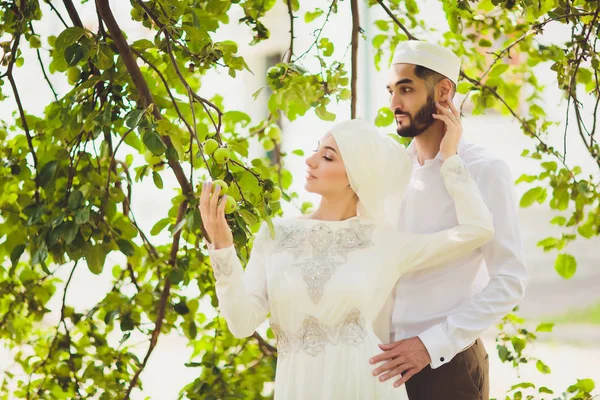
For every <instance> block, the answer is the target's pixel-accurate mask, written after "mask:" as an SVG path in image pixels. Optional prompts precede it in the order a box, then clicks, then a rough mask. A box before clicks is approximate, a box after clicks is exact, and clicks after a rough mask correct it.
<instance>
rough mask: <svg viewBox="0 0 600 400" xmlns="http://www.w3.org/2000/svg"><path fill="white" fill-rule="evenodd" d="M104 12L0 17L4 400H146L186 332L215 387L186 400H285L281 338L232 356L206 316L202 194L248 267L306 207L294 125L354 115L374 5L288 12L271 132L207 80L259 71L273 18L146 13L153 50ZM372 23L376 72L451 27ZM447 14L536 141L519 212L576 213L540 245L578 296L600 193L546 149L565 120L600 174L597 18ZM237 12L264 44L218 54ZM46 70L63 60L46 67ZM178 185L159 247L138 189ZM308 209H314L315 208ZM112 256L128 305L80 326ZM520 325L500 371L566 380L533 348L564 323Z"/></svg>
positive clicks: (259, 12)
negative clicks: (231, 207) (297, 172)
mask: <svg viewBox="0 0 600 400" xmlns="http://www.w3.org/2000/svg"><path fill="white" fill-rule="evenodd" d="M87 2H88V1H87V0H83V1H81V2H80V3H77V2H73V1H72V0H63V1H62V2H61V4H62V5H63V6H64V9H66V10H67V13H65V14H64V15H63V14H61V13H60V12H59V11H58V9H57V8H56V7H55V4H56V3H59V2H58V1H49V0H47V1H45V3H47V5H48V6H49V7H50V10H51V12H46V13H44V14H43V13H42V11H41V8H40V3H41V2H40V1H38V0H4V1H0V21H1V22H0V38H1V42H0V47H1V49H2V53H0V54H2V58H1V67H0V77H1V82H0V84H1V85H0V101H1V100H4V99H6V98H8V97H10V98H11V99H13V100H14V101H15V102H16V104H17V109H16V110H15V113H14V118H13V119H10V120H7V121H0V187H1V191H0V213H1V214H0V215H1V219H0V241H1V243H0V259H1V260H2V265H1V267H0V340H1V341H2V343H4V344H5V345H8V346H9V347H10V348H11V349H13V351H14V354H15V361H16V362H17V363H18V364H19V365H20V367H21V368H22V369H23V371H24V373H25V374H24V375H23V376H25V378H23V376H16V375H13V374H11V373H9V372H5V373H4V375H3V377H2V389H1V390H2V394H1V395H0V396H1V397H2V398H4V399H8V398H26V399H32V398H43V399H73V398H101V399H113V398H124V399H127V398H130V396H131V394H132V393H134V392H135V391H136V390H137V388H139V387H141V385H142V383H143V382H142V381H141V380H140V379H139V378H140V374H141V372H142V371H143V370H144V368H145V366H146V365H147V363H148V362H149V358H150V355H151V354H152V351H153V350H154V348H155V346H156V343H157V341H158V340H160V338H161V335H164V334H166V333H169V332H178V333H179V334H181V335H185V336H186V337H187V338H188V340H189V343H190V346H191V348H192V349H193V354H192V355H191V361H190V363H189V364H188V366H189V367H191V368H194V367H196V368H197V370H198V378H197V379H196V380H195V381H193V382H190V383H189V385H187V386H185V387H183V388H182V389H181V394H180V396H181V398H189V399H223V398H249V399H250V398H252V399H254V398H261V397H266V398H268V397H270V396H271V394H270V393H268V390H265V387H264V382H269V381H272V380H273V377H274V368H275V361H276V357H277V355H276V349H275V347H274V345H275V343H274V341H273V335H272V334H271V332H270V331H268V332H267V334H266V336H265V337H263V336H261V335H259V334H258V333H256V334H255V335H254V336H253V337H251V338H248V339H244V340H237V339H234V338H233V337H232V336H231V335H230V334H229V332H228V331H227V328H226V324H225V323H224V321H223V320H222V319H221V318H220V317H219V316H218V315H217V316H216V317H214V318H213V317H212V316H209V315H207V313H205V312H203V311H202V310H201V309H200V307H199V305H200V302H202V301H205V300H207V299H209V300H210V302H211V303H212V306H213V307H214V306H216V297H215V292H214V278H213V275H212V272H211V269H210V266H209V265H208V258H207V256H206V251H205V248H204V246H203V242H202V237H203V229H202V223H201V220H200V215H199V213H198V210H197V207H196V205H197V195H198V188H197V187H195V186H194V182H197V181H198V178H199V177H206V178H210V179H222V180H224V181H226V182H227V183H228V185H229V195H231V196H232V197H233V198H234V199H235V200H236V201H237V210H236V212H234V213H232V214H230V215H229V219H230V223H231V225H232V227H233V230H234V239H235V243H236V246H237V247H238V249H239V252H240V255H241V257H242V258H244V259H245V258H247V255H248V251H249V248H250V247H251V241H252V234H253V233H254V232H256V230H257V229H258V226H259V225H260V223H261V222H262V221H266V222H267V223H268V224H269V225H271V223H270V221H271V220H272V218H274V217H276V216H279V215H281V214H282V211H281V202H282V201H290V200H292V199H294V198H296V197H297V195H296V194H295V193H292V192H291V191H289V190H288V189H289V187H290V184H291V182H292V176H291V174H290V173H289V171H288V170H287V169H286V168H285V159H286V157H287V156H288V154H285V153H284V152H283V151H281V148H280V146H279V144H280V142H281V132H280V129H279V127H278V125H277V121H278V120H279V119H280V118H282V117H285V118H287V119H289V120H294V119H297V118H301V117H302V116H304V115H306V113H308V112H313V111H314V112H315V113H316V115H317V116H318V117H320V118H321V119H323V120H326V121H332V120H334V119H335V115H334V114H333V113H331V112H329V111H328V105H330V103H331V102H332V101H333V102H347V104H348V107H350V109H351V115H352V116H355V115H356V102H357V89H356V81H357V74H358V69H357V54H358V48H359V46H361V44H364V36H363V31H362V29H361V26H360V23H361V20H360V15H359V8H360V7H359V4H358V0H347V1H338V0H333V1H330V2H323V3H322V6H321V8H316V9H315V8H313V9H312V10H311V11H310V12H307V13H303V14H301V13H299V9H300V4H299V0H285V1H284V3H285V6H286V7H287V8H288V15H289V24H290V33H289V48H288V50H287V51H286V53H285V54H284V56H283V58H282V60H281V62H280V63H278V64H277V65H276V66H274V67H272V68H270V69H269V70H268V72H267V77H266V79H267V82H268V87H269V89H270V92H269V100H268V105H269V111H270V113H269V115H268V116H267V117H266V118H265V119H264V120H255V121H253V120H251V118H250V117H249V116H248V115H247V114H245V113H243V112H240V111H238V110H233V109H225V108H224V106H223V98H222V97H220V96H218V95H216V96H211V98H206V97H204V96H203V95H202V93H203V91H202V79H203V77H205V76H206V74H207V73H208V72H209V71H212V70H215V69H218V70H224V71H228V73H229V75H230V76H231V78H232V79H233V78H235V77H236V74H237V73H238V72H239V71H243V70H245V69H248V66H247V64H246V62H245V61H244V59H243V58H242V57H241V56H240V55H239V54H238V47H239V44H240V43H241V42H240V40H244V41H247V42H250V43H251V44H257V43H259V42H262V41H267V40H272V39H271V38H270V34H269V30H268V27H267V26H265V25H264V24H263V22H262V21H263V19H264V16H265V14H266V13H267V12H268V11H269V10H270V9H272V8H273V7H274V5H275V0H246V1H244V0H235V1H225V0H208V1H206V0H150V1H142V0H132V1H131V5H132V10H131V15H130V18H131V19H133V20H135V21H137V22H139V23H140V24H142V25H143V26H145V27H146V28H148V29H150V30H152V31H153V32H154V38H153V40H147V39H142V40H137V41H130V40H128V39H127V37H126V35H125V34H124V32H122V31H121V28H120V27H119V25H118V23H117V21H116V20H115V18H114V15H113V12H112V10H111V7H110V4H109V2H108V0H96V1H95V4H94V6H95V8H96V10H97V16H98V21H99V29H98V31H96V32H92V31H90V30H89V29H86V28H85V27H84V26H83V24H82V22H81V19H80V17H79V12H78V10H80V8H81V6H82V4H84V3H87ZM367 6H368V7H372V8H379V9H382V10H384V11H385V15H386V16H387V17H386V18H385V19H381V20H377V21H375V26H376V27H377V29H378V30H379V31H380V32H379V34H377V35H375V36H374V37H373V39H372V45H373V47H374V48H375V49H376V52H375V53H374V55H373V62H374V63H375V65H376V66H378V67H379V68H387V65H388V62H389V60H390V56H391V54H392V52H393V49H394V48H395V46H396V45H397V44H398V43H399V42H400V41H403V40H408V39H418V38H419V37H423V36H425V34H426V33H427V32H428V31H430V30H432V29H434V28H435V27H430V26H427V25H426V24H425V23H424V22H423V20H422V19H421V13H422V10H420V8H419V4H418V3H417V2H416V1H415V0H403V1H400V0H392V1H385V2H384V1H368V2H367ZM439 6H440V7H442V8H443V10H444V12H445V15H446V18H447V21H448V26H449V31H447V32H444V34H443V44H444V45H446V46H448V47H450V48H452V49H453V50H454V51H455V52H456V53H457V54H458V55H459V56H461V58H462V59H463V69H462V71H461V82H460V84H459V85H458V91H459V92H460V93H461V94H465V95H467V99H469V100H470V101H471V102H472V104H473V106H474V108H473V110H472V113H473V114H475V115H477V114H482V113H485V112H486V111H488V112H489V110H490V109H495V110H497V111H500V112H502V113H504V114H508V115H512V117H513V118H515V119H516V120H517V121H518V122H519V123H520V125H521V128H522V131H523V134H524V135H527V136H529V137H531V146H530V148H527V149H523V157H529V158H532V159H534V160H539V171H538V173H535V174H526V175H523V176H521V177H519V179H518V180H517V183H520V184H525V185H529V190H528V191H527V192H526V193H525V194H524V196H523V197H522V199H521V206H522V207H528V206H531V205H532V204H534V203H536V202H537V203H541V204H546V205H547V206H549V207H550V208H552V209H555V210H557V211H561V212H562V213H561V215H560V216H558V217H556V218H554V219H552V220H551V221H548V223H550V224H555V225H558V226H561V227H563V228H564V233H563V234H562V235H561V236H560V237H549V238H540V239H541V241H540V246H541V247H542V248H543V249H544V251H553V252H555V253H556V263H555V268H556V271H557V272H558V274H560V275H561V276H563V277H564V278H566V279H569V278H571V277H572V276H573V275H574V274H575V273H576V270H577V260H576V258H575V257H574V256H573V255H572V254H570V253H569V252H568V244H569V242H571V241H573V240H576V239H577V238H581V237H583V238H591V237H594V236H598V235H599V234H600V200H599V199H600V194H599V192H598V185H599V184H600V182H599V181H598V178H594V176H593V175H584V174H583V173H582V171H581V168H579V167H578V166H577V165H571V164H569V163H568V162H567V158H566V149H561V150H559V149H558V148H555V147H553V146H551V145H549V144H548V143H549V139H550V138H549V137H548V134H547V132H548V130H549V128H550V127H552V126H555V125H557V124H558V123H559V122H560V121H561V120H563V119H565V118H566V119H567V124H566V126H565V130H564V136H565V138H566V137H567V135H569V136H570V135H575V136H577V137H578V138H579V139H580V140H581V141H582V143H584V145H585V148H586V149H587V150H588V155H589V157H590V159H591V160H593V162H594V163H595V164H596V165H597V166H598V167H599V168H600V156H599V150H600V148H599V146H598V144H597V142H596V140H595V137H594V134H595V132H596V117H597V111H598V104H599V102H600V86H599V84H598V71H599V65H600V57H599V55H598V52H597V51H598V46H597V41H598V33H599V29H600V28H599V26H600V25H599V24H598V17H599V12H600V2H599V1H583V0H576V1H566V2H565V1H558V0H508V1H502V0H493V1H489V0H484V1H475V2H474V1H464V0H460V1H456V0H443V1H440V2H439ZM342 8H349V9H350V11H351V12H350V13H349V14H348V15H349V16H350V18H351V19H352V21H351V25H352V30H351V32H349V33H348V41H349V43H350V46H349V49H348V50H349V55H348V57H345V58H343V59H336V58H334V57H333V54H334V44H333V42H332V41H331V40H330V39H329V38H327V37H326V34H325V33H326V31H325V29H324V28H325V27H326V26H327V24H329V23H331V22H330V21H331V18H332V17H333V16H334V15H335V14H337V13H338V11H339V10H341V9H342ZM44 9H47V7H46V8H44ZM239 9H242V10H243V17H242V18H241V19H240V20H239V22H240V23H243V24H246V25H248V26H249V27H250V28H251V30H252V32H253V37H251V38H243V39H239V38H231V39H230V40H225V41H216V40H215V39H214V37H215V35H216V33H218V32H219V31H220V30H221V29H222V28H223V26H224V25H226V24H228V23H230V22H235V21H231V20H230V19H231V18H230V15H233V14H234V10H239ZM47 18H52V19H56V20H57V21H59V23H61V24H63V26H64V30H63V31H62V32H61V33H60V34H59V35H57V36H56V37H53V36H50V37H46V36H45V35H43V34H40V32H37V31H36V30H35V27H36V24H37V23H38V22H39V21H41V20H42V19H47ZM299 23H314V24H316V26H317V29H316V30H315V35H314V36H315V40H314V43H313V45H311V46H310V47H309V48H307V49H305V48H302V49H299V48H297V46H294V25H295V24H299ZM556 23H559V24H565V25H567V26H568V27H569V28H570V31H571V35H570V36H568V37H565V38H564V42H563V43H560V44H548V43H545V42H543V41H540V40H538V39H539V36H540V35H541V34H542V32H543V31H544V29H546V28H547V27H548V26H552V24H556ZM296 26H297V25H296ZM27 47H28V48H31V49H35V51H36V53H37V59H34V60H29V59H28V60H27V62H31V61H34V62H39V63H40V67H41V71H42V73H43V74H44V77H45V79H46V81H47V83H48V90H51V91H52V93H54V101H52V102H51V103H49V104H48V105H47V107H46V108H45V110H44V113H43V114H40V115H33V114H30V113H28V112H27V106H26V104H23V102H22V101H21V96H20V92H19V87H20V85H21V84H22V82H18V81H16V80H15V79H14V76H13V72H14V70H15V68H19V66H21V65H23V63H24V62H25V59H24V55H23V49H24V48H27ZM40 52H49V53H50V56H51V60H52V61H51V62H50V63H49V64H48V65H45V64H44V63H43V62H42V57H40ZM307 57H316V58H317V59H318V61H319V65H320V68H318V70H314V71H309V70H307V69H306V68H304V67H303V66H302V60H303V59H306V58H307ZM515 60H516V61H515ZM540 65H542V66H544V67H545V68H548V69H550V70H551V71H553V72H554V73H555V75H556V82H555V83H556V85H557V86H558V88H560V89H561V90H562V92H563V93H564V97H565V114H564V115H558V116H556V115H554V116H553V115H546V112H545V110H544V108H543V104H542V103H543V102H542V98H541V96H542V89H543V88H542V87H541V85H540V84H539V82H538V80H537V79H536V74H535V72H534V68H535V67H539V66H540ZM52 74H64V75H66V76H67V78H68V80H69V83H70V84H71V86H72V87H71V90H70V91H69V92H68V93H66V94H64V95H62V96H61V97H58V94H57V92H56V91H55V89H54V88H53V86H52V84H51V79H50V78H49V76H51V75H52ZM584 99H585V101H587V103H589V102H590V99H591V108H589V106H588V108H586V109H584ZM587 103H586V104H587ZM463 104H464V103H463ZM523 110H525V111H523ZM375 122H376V123H377V125H379V126H382V127H383V126H389V125H390V124H392V122H393V116H392V113H391V112H390V111H389V110H387V109H386V108H382V109H381V110H380V111H379V113H378V116H377V118H376V121H375ZM251 138H258V139H259V140H260V141H261V143H262V144H263V146H264V148H265V149H266V150H269V151H273V154H274V157H271V158H254V159H252V158H251V157H249V152H248V148H249V140H250V139H251ZM208 139H214V140H216V142H217V143H218V146H219V147H221V148H223V149H227V150H219V151H218V152H217V153H213V154H207V153H212V152H211V151H210V149H206V148H205V146H204V143H205V141H206V140H208ZM565 140H566V139H565ZM207 150H208V151H207ZM295 153H296V154H302V152H301V151H296V152H295ZM137 154H139V155H144V159H145V163H143V164H142V165H138V163H135V162H134V155H137ZM272 160H274V161H272ZM166 174H173V175H174V176H175V178H176V180H177V182H178V184H179V190H178V194H177V195H175V196H173V199H172V207H171V209H170V210H168V211H166V212H165V214H164V218H163V219H161V220H160V221H159V222H158V223H157V224H156V225H155V226H154V227H153V228H152V229H151V231H150V232H144V231H143V230H142V229H140V227H139V225H138V224H137V222H136V219H135V215H134V212H135V210H133V209H132V208H131V197H132V195H133V193H132V191H133V189H132V187H133V183H134V182H139V181H141V180H152V182H153V183H154V185H155V186H156V190H157V191H158V190H161V189H162V188H163V186H164V184H163V177H164V176H165V175H166ZM278 188H281V189H283V194H282V195H280V191H279V189H278ZM280 196H281V198H280ZM308 207H309V205H306V204H305V205H302V209H303V210H306V209H307V208H308ZM164 230H168V231H169V232H170V240H169V241H164V242H161V241H159V240H158V239H157V237H156V236H157V235H159V233H160V232H162V231H164ZM111 252H120V253H122V254H123V255H124V256H125V257H126V262H125V263H123V264H122V265H116V266H113V267H112V273H113V276H114V284H113V287H112V289H111V290H109V291H108V292H107V293H106V296H105V297H104V298H103V299H102V300H101V301H100V302H99V303H98V304H96V305H95V306H94V307H92V308H91V309H89V310H87V311H86V312H76V311H75V308H74V306H73V305H72V304H68V303H67V302H66V298H67V292H68V290H69V283H70V281H71V277H72V276H73V273H74V272H75V270H76V269H77V268H88V269H89V270H90V271H91V272H92V273H93V274H99V273H101V272H102V270H103V269H104V268H109V266H108V265H106V264H107V261H106V257H107V254H109V253H111ZM60 269H69V271H70V272H69V275H68V276H69V278H68V280H67V281H66V284H64V285H59V282H58V278H56V276H55V275H56V273H57V271H59V270H60ZM58 287H60V288H63V289H62V290H57V288H58ZM190 287H197V290H198V291H199V293H200V296H199V297H193V298H190V297H187V296H186V289H188V288H190ZM57 296H58V297H59V298H60V299H62V302H61V312H60V318H59V322H58V324H57V325H56V326H54V327H50V328H48V327H44V326H43V325H40V324H39V321H41V320H42V318H43V317H44V315H46V314H47V313H49V312H50V310H49V309H48V308H47V307H46V306H47V304H48V302H49V301H50V299H51V298H53V297H57ZM523 322H524V321H523V320H522V319H520V318H519V317H518V316H517V315H515V314H510V315H509V316H507V317H506V318H505V320H504V321H503V322H502V324H501V325H500V327H501V328H502V332H501V333H500V334H499V336H498V338H497V344H498V347H497V349H498V356H499V357H500V358H501V359H502V361H504V362H507V363H511V364H512V365H514V366H515V368H518V367H519V365H521V364H523V363H532V362H533V363H535V364H536V365H537V367H538V369H539V370H540V372H541V373H551V371H550V368H549V367H548V366H547V365H546V364H545V363H544V362H543V361H542V360H539V359H537V358H535V357H532V356H530V355H527V354H526V350H527V345H528V344H530V343H531V342H532V341H534V340H535V339H536V332H540V331H541V332H544V331H549V330H551V329H552V326H553V324H552V323H543V324H540V325H539V326H538V328H537V330H536V332H531V331H529V330H527V329H526V328H524V326H523ZM132 333H135V335H142V336H143V337H144V338H145V342H146V343H147V351H146V352H145V356H144V357H143V358H138V357H137V356H136V355H135V354H134V353H133V352H132V351H131V348H130V346H132V343H131V340H130V337H131V335H132ZM593 390H594V382H593V381H592V380H590V379H582V380H578V381H577V382H573V385H572V386H571V387H567V388H560V387H559V388H552V389H550V388H546V387H537V386H536V385H535V384H534V383H530V382H516V383H515V387H514V388H513V390H512V391H510V392H509V393H508V394H507V398H510V399H520V398H531V399H533V398H535V399H537V398H548V399H550V398H577V399H589V398H591V397H592V394H591V393H592V392H593Z"/></svg>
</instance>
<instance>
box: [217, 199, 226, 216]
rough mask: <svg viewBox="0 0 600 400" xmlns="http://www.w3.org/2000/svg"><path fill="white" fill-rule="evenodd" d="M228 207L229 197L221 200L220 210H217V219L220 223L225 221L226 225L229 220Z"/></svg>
mask: <svg viewBox="0 0 600 400" xmlns="http://www.w3.org/2000/svg"><path fill="white" fill-rule="evenodd" d="M226 206H227V196H223V198H222V199H221V202H220V203H219V209H218V210H217V218H218V219H219V220H220V221H225V223H227V220H226V219H225V207H226Z"/></svg>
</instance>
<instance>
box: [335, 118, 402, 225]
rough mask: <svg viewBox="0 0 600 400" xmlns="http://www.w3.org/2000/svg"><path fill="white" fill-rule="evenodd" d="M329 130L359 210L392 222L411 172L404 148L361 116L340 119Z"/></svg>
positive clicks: (376, 218) (396, 216)
mask: <svg viewBox="0 0 600 400" xmlns="http://www.w3.org/2000/svg"><path fill="white" fill-rule="evenodd" d="M329 132H330V133H331V134H332V135H333V137H334V138H335V141H336V143H337V145H338V148H339V149H340V154H341V157H342V160H343V162H344V167H345V168H346V172H347V173H348V180H349V181H350V186H351V187H352V190H354V192H355V193H356V195H357V196H358V199H359V202H358V211H359V214H360V215H361V216H362V217H366V218H369V219H373V220H375V221H377V222H380V223H383V224H390V223H391V224H396V223H397V221H399V218H400V216H399V213H400V204H401V203H402V200H404V196H405V195H406V190H407V188H408V184H409V182H410V177H411V175H412V160H411V158H410V156H409V155H408V152H407V151H406V149H405V148H404V147H402V146H401V145H400V144H399V143H398V142H396V141H395V140H394V139H392V138H391V137H388V136H386V135H383V134H382V133H380V132H379V131H378V130H377V128H376V127H375V126H374V125H373V124H371V123H369V122H367V121H365V120H361V119H352V120H349V121H344V122H340V123H338V124H336V125H334V126H333V127H332V128H331V130H330V131H329Z"/></svg>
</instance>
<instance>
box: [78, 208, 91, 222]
mask: <svg viewBox="0 0 600 400" xmlns="http://www.w3.org/2000/svg"><path fill="white" fill-rule="evenodd" d="M89 220H90V209H89V208H87V207H86V208H82V209H81V210H77V212H76V213H75V223H76V224H77V225H83V224H85V223H87V222H88V221H89Z"/></svg>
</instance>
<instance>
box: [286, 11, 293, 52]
mask: <svg viewBox="0 0 600 400" xmlns="http://www.w3.org/2000/svg"><path fill="white" fill-rule="evenodd" d="M287 7H288V14H289V15H290V47H289V49H288V54H287V57H286V59H287V61H286V63H290V61H292V56H293V55H294V14H293V11H292V0H287Z"/></svg>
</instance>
